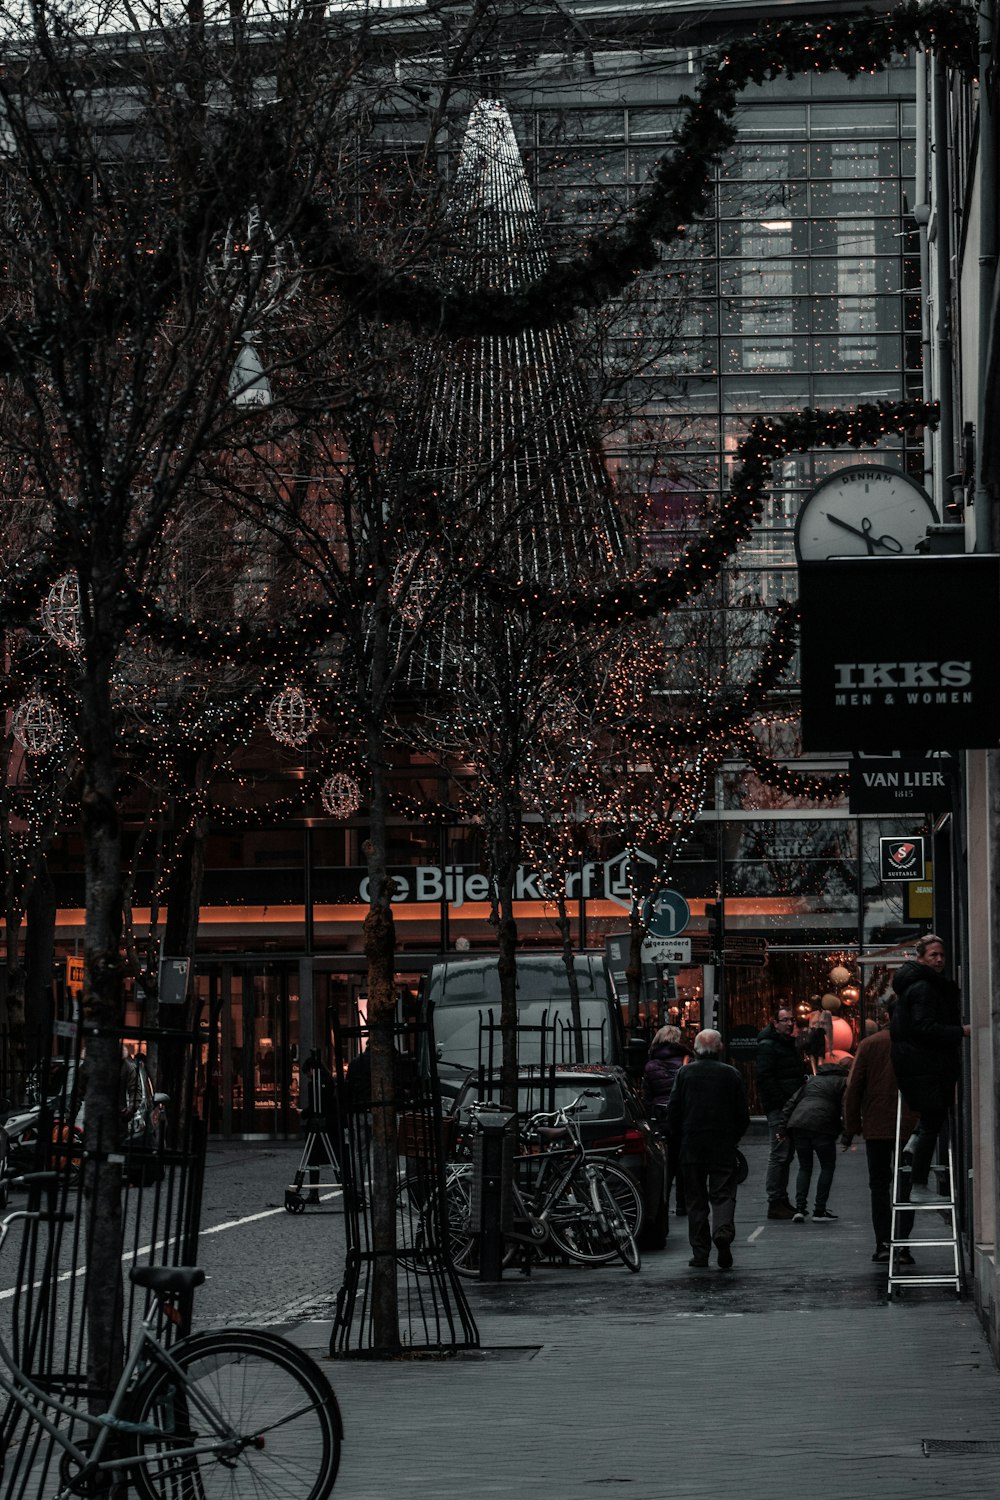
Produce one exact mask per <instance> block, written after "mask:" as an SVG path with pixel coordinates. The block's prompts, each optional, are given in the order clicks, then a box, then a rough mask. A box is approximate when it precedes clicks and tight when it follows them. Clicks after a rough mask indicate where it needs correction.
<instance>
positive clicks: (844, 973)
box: [830, 964, 851, 984]
mask: <svg viewBox="0 0 1000 1500" xmlns="http://www.w3.org/2000/svg"><path fill="white" fill-rule="evenodd" d="M850 977H851V971H850V969H845V968H844V965H843V964H835V965H834V967H833V968H832V969H831V970H830V983H831V984H846V983H847V981H848V980H849V979H850Z"/></svg>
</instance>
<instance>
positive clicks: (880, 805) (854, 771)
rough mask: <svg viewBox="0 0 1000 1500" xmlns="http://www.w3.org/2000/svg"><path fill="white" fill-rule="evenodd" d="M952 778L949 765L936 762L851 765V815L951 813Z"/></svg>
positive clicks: (874, 761) (873, 760)
mask: <svg viewBox="0 0 1000 1500" xmlns="http://www.w3.org/2000/svg"><path fill="white" fill-rule="evenodd" d="M953 775H954V773H953V769H952V764H951V763H950V762H948V761H941V760H934V759H927V760H910V759H904V758H902V757H900V758H898V759H896V760H876V759H874V758H871V759H869V760H855V761H852V762H851V766H850V804H849V806H850V811H851V812H852V813H913V812H917V813H925V812H950V811H951V805H952V783H953Z"/></svg>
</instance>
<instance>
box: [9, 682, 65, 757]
mask: <svg viewBox="0 0 1000 1500" xmlns="http://www.w3.org/2000/svg"><path fill="white" fill-rule="evenodd" d="M13 727H14V738H15V739H16V740H17V742H18V744H19V745H23V746H24V748H25V750H27V752H28V754H29V755H48V753H49V751H50V750H54V749H55V748H56V746H57V745H58V744H59V741H60V740H61V739H62V737H63V721H62V715H61V714H60V713H59V711H58V709H57V708H56V707H55V705H54V704H52V703H51V702H50V701H49V699H48V698H44V697H43V696H42V694H41V693H32V694H31V696H30V697H28V698H25V700H24V702H23V703H22V704H21V706H20V708H18V709H17V711H16V713H15V714H14V726H13Z"/></svg>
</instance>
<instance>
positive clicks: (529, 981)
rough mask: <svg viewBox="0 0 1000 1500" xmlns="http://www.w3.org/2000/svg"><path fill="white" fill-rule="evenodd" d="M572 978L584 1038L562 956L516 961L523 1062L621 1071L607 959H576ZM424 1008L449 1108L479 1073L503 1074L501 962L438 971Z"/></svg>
mask: <svg viewBox="0 0 1000 1500" xmlns="http://www.w3.org/2000/svg"><path fill="white" fill-rule="evenodd" d="M573 973H574V975H575V978H576V983H577V989H578V992H579V1001H580V1015H579V1022H580V1024H579V1033H578V1031H577V1026H576V1021H575V1017H574V1014H573V1003H572V998H571V995H570V987H569V976H568V975H567V973H566V965H565V963H564V960H563V955H562V954H561V953H538V952H527V953H519V954H518V958H517V1020H518V1046H517V1052H518V1061H519V1062H520V1063H521V1064H527V1065H533V1066H534V1067H536V1068H538V1067H541V1066H542V1065H547V1064H551V1063H553V1062H554V1063H555V1064H556V1066H557V1067H567V1066H569V1065H570V1064H574V1063H579V1062H580V1061H581V1060H582V1061H584V1062H586V1063H604V1064H607V1065H610V1066H616V1067H621V1066H623V1065H624V1063H625V1032H624V1029H623V1026H622V1017H621V1009H620V1007H619V1005H618V1002H617V1000H616V999H615V997H614V993H613V991H612V988H611V981H610V978H609V975H608V971H607V968H606V966H605V963H604V958H603V955H601V954H596V953H577V954H575V955H574V960H573ZM421 1007H422V1013H423V1014H424V1015H427V1014H428V1013H430V1012H431V1011H432V1014H433V1023H434V1043H435V1049H436V1052H437V1071H438V1078H439V1080H440V1083H441V1094H442V1098H443V1099H444V1100H445V1101H448V1100H452V1099H454V1098H455V1096H456V1094H457V1093H458V1092H459V1090H460V1089H461V1087H462V1085H463V1083H464V1081H465V1079H466V1078H467V1076H468V1075H469V1073H471V1072H473V1071H474V1070H476V1069H478V1068H479V1067H482V1068H484V1069H485V1070H487V1071H489V1072H496V1071H499V1067H500V1056H501V1050H502V1049H501V1042H500V976H499V974H498V972H497V959H496V955H495V954H492V955H489V956H487V957H483V958H447V959H443V960H442V961H441V962H440V963H436V964H434V966H433V968H432V969H431V971H430V974H429V975H428V977H427V979H426V981H425V982H424V987H423V990H422V992H421ZM581 1055H582V1056H581ZM446 1107H447V1104H446Z"/></svg>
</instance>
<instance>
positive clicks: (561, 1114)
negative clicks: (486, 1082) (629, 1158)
mask: <svg viewBox="0 0 1000 1500" xmlns="http://www.w3.org/2000/svg"><path fill="white" fill-rule="evenodd" d="M590 1097H592V1091H591V1090H589V1089H584V1091H583V1092H582V1093H580V1094H578V1095H577V1097H576V1098H575V1099H573V1100H572V1101H571V1102H570V1103H568V1104H566V1105H564V1106H563V1107H562V1108H561V1109H555V1110H550V1111H540V1112H539V1113H537V1114H533V1115H531V1116H530V1118H529V1120H528V1122H527V1128H526V1131H525V1133H524V1135H523V1136H522V1137H521V1139H520V1143H519V1144H520V1150H519V1153H518V1155H517V1156H516V1158H515V1162H514V1180H513V1183H512V1187H511V1191H512V1195H513V1222H512V1224H511V1225H510V1227H509V1228H508V1229H506V1230H505V1231H504V1239H505V1250H504V1264H506V1265H509V1264H510V1263H511V1262H512V1261H514V1260H515V1259H516V1257H517V1256H518V1254H519V1253H520V1254H524V1253H526V1251H530V1252H531V1253H533V1254H538V1253H539V1252H541V1251H542V1250H543V1249H546V1248H548V1249H551V1250H554V1251H555V1252H556V1253H557V1254H559V1255H562V1256H565V1257H566V1259H568V1260H571V1261H575V1262H577V1263H578V1264H583V1265H601V1264H604V1263H606V1262H608V1261H612V1260H614V1259H615V1258H616V1257H619V1258H620V1259H621V1260H622V1261H623V1262H624V1263H625V1265H626V1266H628V1268H629V1270H630V1271H638V1270H639V1267H640V1264H641V1261H640V1256H639V1250H638V1247H637V1244H636V1236H637V1235H638V1232H639V1229H640V1227H641V1223H642V1198H641V1196H640V1194H639V1192H638V1189H637V1188H636V1186H635V1184H634V1182H633V1181H632V1179H631V1177H629V1175H628V1173H627V1172H624V1171H622V1170H621V1168H620V1167H616V1166H615V1165H614V1163H613V1162H612V1161H610V1160H609V1159H608V1158H607V1157H606V1156H604V1155H601V1154H600V1153H597V1152H593V1151H588V1150H587V1148H586V1147H585V1145H584V1143H583V1140H582V1138H581V1135H580V1128H579V1124H578V1116H579V1115H581V1114H582V1113H584V1111H585V1109H586V1104H585V1101H586V1100H587V1099H588V1098H590ZM491 1107H492V1106H490V1105H485V1104H483V1105H480V1104H472V1105H470V1106H469V1112H470V1116H471V1117H472V1120H473V1121H474V1120H475V1116H476V1114H477V1112H478V1111H479V1110H480V1109H488V1108H491ZM472 1187H473V1166H472V1162H471V1160H468V1159H467V1160H465V1161H461V1160H459V1161H453V1162H450V1163H449V1165H448V1168H447V1176H446V1192H447V1201H446V1209H447V1220H448V1231H449V1237H450V1243H451V1255H452V1263H453V1264H454V1266H455V1269H456V1271H458V1272H459V1274H460V1275H465V1276H475V1275H478V1273H479V1248H480V1245H479V1235H478V1233H476V1232H474V1231H473V1227H472Z"/></svg>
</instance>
